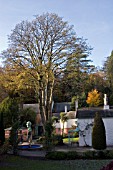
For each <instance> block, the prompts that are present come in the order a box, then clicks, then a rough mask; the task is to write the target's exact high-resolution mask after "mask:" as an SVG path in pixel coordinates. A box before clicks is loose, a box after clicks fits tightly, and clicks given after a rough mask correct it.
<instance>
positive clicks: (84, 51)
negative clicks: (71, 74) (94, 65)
mask: <svg viewBox="0 0 113 170" xmlns="http://www.w3.org/2000/svg"><path fill="white" fill-rule="evenodd" d="M90 50H91V48H90V47H89V46H88V45H87V43H86V40H84V39H83V38H78V37H77V35H76V33H75V31H74V29H73V26H72V25H69V24H68V22H66V21H63V19H62V18H61V17H59V16H58V15H57V14H54V13H45V14H43V15H37V16H36V17H35V19H33V20H32V21H22V22H21V23H19V24H17V25H16V26H15V28H14V30H12V33H11V35H10V36H9V48H8V49H7V50H6V51H4V52H3V54H2V56H3V58H5V59H7V63H10V65H11V64H14V63H16V64H17V65H18V66H20V67H21V68H22V71H23V70H24V71H25V70H27V72H28V73H29V75H30V76H31V78H32V79H33V81H34V82H35V83H34V84H35V89H36V90H38V91H37V93H38V98H39V106H40V113H41V116H42V121H43V123H45V121H46V120H48V119H49V117H51V105H52V98H53V87H54V82H55V76H56V75H57V74H59V73H62V72H63V71H64V69H65V66H66V64H68V63H67V62H68V61H69V60H71V59H72V58H73V57H74V58H75V56H76V58H75V60H76V59H77V56H88V54H89V52H90ZM73 54H74V55H73ZM26 65H27V67H26ZM27 68H29V69H27ZM37 87H38V88H37Z"/></svg>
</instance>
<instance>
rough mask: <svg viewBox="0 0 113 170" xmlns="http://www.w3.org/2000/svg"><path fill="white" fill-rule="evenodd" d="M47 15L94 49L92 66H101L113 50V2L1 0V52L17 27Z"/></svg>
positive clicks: (89, 0) (111, 0)
mask: <svg viewBox="0 0 113 170" xmlns="http://www.w3.org/2000/svg"><path fill="white" fill-rule="evenodd" d="M46 12H49V13H56V14H58V15H59V16H60V17H63V19H64V20H65V21H68V23H69V25H74V30H75V32H76V34H77V36H78V37H83V38H84V39H87V43H88V44H89V45H90V46H91V47H93V51H92V54H91V55H90V56H89V58H90V59H91V60H92V61H93V63H92V64H94V65H95V66H102V65H103V63H104V61H105V60H106V57H107V56H109V55H110V53H111V51H112V50H113V0H0V52H1V51H3V50H5V49H6V48H7V47H8V37H7V35H10V34H11V30H13V29H14V27H15V25H16V24H18V23H20V22H21V21H22V20H32V19H34V16H35V15H37V14H39V15H41V14H43V13H46Z"/></svg>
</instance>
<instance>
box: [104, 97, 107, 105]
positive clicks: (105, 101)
mask: <svg viewBox="0 0 113 170" xmlns="http://www.w3.org/2000/svg"><path fill="white" fill-rule="evenodd" d="M106 105H107V94H104V106H106Z"/></svg>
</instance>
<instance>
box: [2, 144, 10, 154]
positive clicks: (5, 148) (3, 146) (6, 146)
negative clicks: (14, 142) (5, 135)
mask: <svg viewBox="0 0 113 170" xmlns="http://www.w3.org/2000/svg"><path fill="white" fill-rule="evenodd" d="M8 149H9V142H8V141H6V142H4V144H3V145H2V146H1V147H0V155H2V154H6V153H7V151H8Z"/></svg>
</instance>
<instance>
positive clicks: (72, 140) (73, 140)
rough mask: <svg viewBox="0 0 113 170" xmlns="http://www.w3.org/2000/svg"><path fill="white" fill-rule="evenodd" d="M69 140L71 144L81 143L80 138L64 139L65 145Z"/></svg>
mask: <svg viewBox="0 0 113 170" xmlns="http://www.w3.org/2000/svg"><path fill="white" fill-rule="evenodd" d="M69 140H70V141H71V142H78V141H79V138H70V139H69V138H64V139H63V143H68V142H69Z"/></svg>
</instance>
